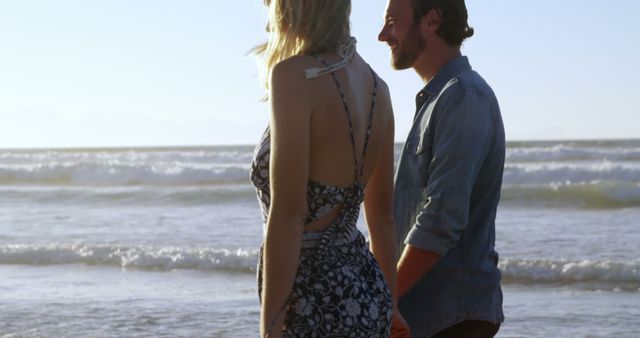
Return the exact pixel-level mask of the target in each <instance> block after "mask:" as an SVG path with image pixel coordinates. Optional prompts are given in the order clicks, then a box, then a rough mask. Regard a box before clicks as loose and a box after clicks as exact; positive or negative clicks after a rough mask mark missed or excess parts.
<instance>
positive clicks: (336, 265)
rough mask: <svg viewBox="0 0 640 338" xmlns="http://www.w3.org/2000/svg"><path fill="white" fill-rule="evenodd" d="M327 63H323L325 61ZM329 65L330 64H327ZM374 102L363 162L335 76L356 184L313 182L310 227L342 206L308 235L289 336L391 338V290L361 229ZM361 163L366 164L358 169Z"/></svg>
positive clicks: (259, 155) (263, 175) (261, 157)
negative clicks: (323, 224)
mask: <svg viewBox="0 0 640 338" xmlns="http://www.w3.org/2000/svg"><path fill="white" fill-rule="evenodd" d="M321 61H322V60H321ZM322 62H323V63H324V61H322ZM371 73H372V74H373V78H374V89H373V96H372V100H371V112H370V116H369V126H368V130H367V134H366V135H367V136H366V139H365V142H364V149H363V154H362V158H361V160H360V161H358V160H357V157H356V156H355V155H356V152H355V140H354V136H353V129H352V126H351V116H350V113H349V109H348V107H347V104H346V101H345V99H344V95H343V93H342V90H341V88H340V84H339V82H338V80H337V78H336V77H335V74H334V73H331V75H332V76H333V79H334V81H335V83H336V85H337V87H338V91H339V93H340V95H341V98H342V101H343V104H344V108H345V111H346V113H347V117H348V122H349V132H350V138H351V142H352V145H353V146H354V161H355V162H356V167H355V168H356V169H355V170H354V171H355V173H354V176H355V180H354V183H353V184H351V185H350V186H348V187H335V186H330V185H326V184H322V183H318V182H315V181H309V183H308V188H307V203H308V211H309V215H308V218H307V223H310V222H312V221H313V220H316V219H319V218H320V217H322V216H324V215H326V214H327V213H329V212H330V211H332V210H334V209H335V208H336V207H340V211H339V214H338V216H337V217H336V218H335V219H334V220H333V221H332V222H331V223H330V224H329V226H328V227H327V228H326V229H325V230H323V231H318V232H305V233H304V234H303V236H302V249H301V252H300V259H299V263H298V270H297V273H296V278H295V281H294V285H293V290H292V291H291V295H290V297H289V301H288V303H287V304H286V306H285V310H284V311H286V317H285V327H284V331H283V334H284V336H285V337H387V336H388V335H389V332H390V329H391V315H392V300H391V291H390V290H389V287H388V285H387V283H386V282H385V279H384V276H383V274H382V271H381V269H380V266H379V265H378V263H377V262H376V260H375V258H374V257H373V255H372V254H371V251H369V249H368V248H367V245H366V243H365V239H364V237H363V235H362V233H360V231H359V230H358V229H357V228H356V222H357V220H358V215H359V213H360V204H361V203H362V201H363V200H364V186H363V184H362V183H360V178H361V177H362V171H363V162H364V155H365V154H366V149H367V143H368V139H369V134H370V131H371V123H372V118H373V112H374V110H375V100H376V91H377V78H376V75H375V73H373V71H372V72H371ZM269 150H270V130H269V128H267V130H266V131H265V133H264V135H263V136H262V139H261V142H260V144H259V145H258V146H257V147H256V150H255V153H254V159H253V162H252V170H251V180H252V182H253V183H254V185H255V186H256V190H257V194H258V199H259V201H260V204H261V208H262V213H263V222H266V219H267V215H268V212H269V205H270V190H269ZM358 162H360V165H358ZM261 286H262V250H261V252H260V262H259V265H258V291H259V294H260V296H261V295H262V290H261Z"/></svg>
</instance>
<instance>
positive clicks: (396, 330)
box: [390, 307, 411, 338]
mask: <svg viewBox="0 0 640 338" xmlns="http://www.w3.org/2000/svg"><path fill="white" fill-rule="evenodd" d="M390 338H411V331H410V330H409V325H407V322H406V321H405V320H404V318H402V314H400V311H399V310H398V308H397V307H396V308H394V309H393V317H392V318H391V336H390Z"/></svg>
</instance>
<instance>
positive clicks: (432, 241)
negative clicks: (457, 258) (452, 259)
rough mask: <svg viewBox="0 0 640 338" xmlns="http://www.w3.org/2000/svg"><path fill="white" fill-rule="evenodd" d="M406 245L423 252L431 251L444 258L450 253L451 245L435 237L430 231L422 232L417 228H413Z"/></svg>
mask: <svg viewBox="0 0 640 338" xmlns="http://www.w3.org/2000/svg"><path fill="white" fill-rule="evenodd" d="M404 244H408V245H411V246H413V247H416V248H418V249H421V250H426V251H431V252H434V253H435V254H437V255H438V256H440V257H442V256H444V254H445V253H447V251H449V244H448V242H447V241H446V240H444V239H442V238H440V237H438V236H436V235H434V234H433V233H431V232H430V231H425V230H422V229H420V228H418V227H416V226H414V227H413V228H411V231H409V234H408V235H407V238H406V239H405V241H404Z"/></svg>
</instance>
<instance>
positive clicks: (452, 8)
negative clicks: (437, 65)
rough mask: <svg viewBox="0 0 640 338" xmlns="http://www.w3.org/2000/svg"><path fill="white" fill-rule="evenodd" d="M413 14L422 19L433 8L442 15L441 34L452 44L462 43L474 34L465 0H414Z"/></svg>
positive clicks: (415, 17) (417, 18)
mask: <svg viewBox="0 0 640 338" xmlns="http://www.w3.org/2000/svg"><path fill="white" fill-rule="evenodd" d="M411 4H412V7H413V16H414V19H415V20H420V18H422V17H423V16H425V15H426V14H427V13H428V12H429V11H430V10H431V9H432V8H435V9H437V10H438V12H439V13H440V16H442V23H441V24H440V28H439V29H438V35H440V36H441V37H442V38H443V39H444V40H445V41H446V42H447V43H448V44H450V45H452V46H460V45H462V41H463V40H464V39H466V38H468V37H471V36H473V28H472V27H469V24H468V23H467V19H468V14H467V6H465V4H464V0H412V1H411Z"/></svg>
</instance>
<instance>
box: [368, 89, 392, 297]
mask: <svg viewBox="0 0 640 338" xmlns="http://www.w3.org/2000/svg"><path fill="white" fill-rule="evenodd" d="M385 93H386V94H387V95H381V96H380V99H382V100H381V101H383V102H384V104H383V105H381V108H382V109H386V110H389V111H388V112H385V113H388V116H389V118H387V119H386V120H387V125H386V126H385V127H386V128H385V130H384V136H383V140H382V144H381V147H380V155H379V157H378V160H377V163H376V165H375V168H374V169H373V172H372V174H371V177H370V178H369V181H368V182H367V187H366V190H365V199H364V211H365V219H366V222H367V226H368V228H369V234H370V236H371V242H370V248H371V252H372V253H373V255H374V257H375V258H376V260H377V261H378V264H379V265H380V267H381V268H382V272H383V273H384V276H385V279H386V280H387V284H388V285H389V287H390V288H391V292H392V295H393V303H394V305H395V304H396V301H397V297H396V249H395V236H396V234H395V223H394V220H393V158H394V157H393V147H394V144H393V139H394V122H393V112H392V111H391V109H392V108H391V104H390V102H389V99H388V92H386V91H385ZM383 121H384V120H383Z"/></svg>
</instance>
